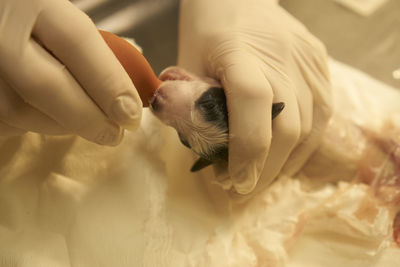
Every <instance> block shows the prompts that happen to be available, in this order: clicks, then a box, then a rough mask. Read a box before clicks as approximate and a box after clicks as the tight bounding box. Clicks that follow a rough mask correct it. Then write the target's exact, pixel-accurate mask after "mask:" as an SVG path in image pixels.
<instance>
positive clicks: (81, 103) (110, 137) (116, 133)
mask: <svg viewBox="0 0 400 267" xmlns="http://www.w3.org/2000/svg"><path fill="white" fill-rule="evenodd" d="M15 64H16V66H18V68H13V69H10V71H9V73H8V78H9V79H8V80H7V81H8V84H10V85H11V86H12V87H13V88H14V89H15V90H16V91H17V92H18V94H19V95H20V96H21V97H22V98H23V99H24V101H25V102H28V104H30V105H31V106H33V107H34V108H36V109H38V110H39V111H41V112H43V113H44V114H46V115H47V116H49V117H50V118H52V119H53V120H55V121H57V123H59V124H60V125H61V126H62V127H63V128H65V129H67V130H69V131H71V132H73V133H76V134H78V135H80V136H82V137H84V138H86V139H88V140H90V141H93V142H96V143H99V144H103V145H116V144H118V143H119V142H120V140H121V138H122V132H121V129H120V127H119V126H118V125H116V124H115V123H113V122H111V121H110V120H109V119H108V118H107V117H106V116H105V115H104V114H103V113H102V111H101V110H100V109H99V108H98V107H97V106H96V104H94V103H93V101H92V100H91V99H90V98H89V97H88V95H87V94H86V93H85V91H83V90H82V88H81V87H80V85H79V84H78V83H77V82H76V80H75V79H74V78H73V77H72V76H71V75H70V73H69V72H68V70H67V69H66V68H65V66H63V65H62V64H60V62H58V61H57V60H56V59H54V58H53V57H52V56H51V55H50V54H49V53H48V52H47V51H46V50H45V49H44V48H43V47H41V46H40V45H38V44H37V43H36V42H35V41H34V40H32V39H31V40H30V41H29V43H28V44H27V47H26V50H25V51H24V53H23V55H22V56H21V57H20V58H19V59H18V61H17V62H16V63H15ZM21 77H23V79H21ZM10 81H12V83H11V82H10Z"/></svg>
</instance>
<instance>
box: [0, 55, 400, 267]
mask: <svg viewBox="0 0 400 267" xmlns="http://www.w3.org/2000/svg"><path fill="white" fill-rule="evenodd" d="M330 70H331V72H332V80H333V81H335V82H334V92H335V105H334V106H335V115H341V116H342V115H343V116H344V117H345V118H346V120H347V121H351V122H357V124H359V125H364V126H365V127H367V126H368V127H369V128H371V129H372V128H376V127H379V126H380V125H381V124H382V121H383V120H382V119H383V118H388V117H390V115H393V114H394V113H395V112H396V110H397V109H398V107H397V103H398V100H399V99H400V96H399V93H398V92H397V91H395V90H394V89H393V88H390V87H388V86H386V85H384V84H382V83H380V82H378V81H376V80H373V79H371V78H370V77H368V76H366V75H365V74H362V73H361V72H358V71H356V70H354V69H352V68H350V67H348V66H345V65H342V64H340V63H337V62H335V61H331V62H330ZM362 103H364V104H365V103H368V105H367V106H368V108H366V107H365V106H364V105H363V104H362ZM395 104H396V105H395ZM335 115H334V117H335ZM364 116H365V117H364ZM375 116H376V117H375ZM379 116H382V117H381V118H380V119H379V118H378V117H379ZM339 125H340V124H339ZM332 129H337V127H336V128H335V127H334V128H332ZM339 129H346V128H343V127H339ZM332 136H336V135H333V134H332V135H327V136H324V138H326V140H325V141H322V144H325V143H326V144H328V140H329V139H330V138H331V137H332ZM331 140H332V139H331ZM351 143H353V142H351ZM337 146H340V144H339V145H337ZM326 149H328V148H326ZM329 149H332V148H331V147H330V148H329ZM0 151H1V153H0V166H1V167H0V266H18V267H19V266H29V267H36V266H37V267H43V266H44V267H46V266H52V267H61V266H62V267H67V266H74V267H75V266H79V267H80V266H82V267H87V266H116V267H125V266H146V267H147V266H171V267H172V266H173V267H180V266H182V267H186V266H198V267H205V266H207V267H208V266H227V267H236V266H238V267H239V266H240V267H242V266H249V267H252V266H254V267H256V266H289V267H297V266H299V267H300V266H316V267H317V266H328V267H330V266H332V267H334V266H339V265H340V266H349V267H352V266H354V267H355V266H371V267H377V266H384V267H390V266H397V265H398V262H399V260H400V249H399V248H396V246H395V245H394V243H393V239H392V233H393V231H392V222H393V215H392V213H391V208H389V207H388V206H385V205H381V204H380V202H379V201H378V200H377V199H376V198H375V197H374V196H373V195H371V194H370V190H369V188H370V187H369V186H368V185H367V184H362V183H354V182H353V181H351V180H346V181H341V182H338V183H329V182H322V183H321V182H319V181H318V179H315V177H311V176H310V177H307V176H306V172H300V173H299V174H298V176H297V177H289V176H285V175H281V176H280V177H279V179H277V181H276V182H274V183H273V184H272V185H271V186H270V187H269V188H267V189H265V190H264V191H262V192H260V193H258V194H256V195H254V196H253V197H252V198H251V199H249V200H248V201H247V202H246V203H239V202H236V201H235V200H233V199H231V196H230V195H229V194H228V193H227V192H226V191H224V190H223V189H221V188H220V186H219V185H216V184H215V177H214V174H213V171H212V170H210V169H208V170H207V169H206V170H205V171H204V172H202V173H200V174H192V173H190V172H189V169H190V167H191V165H192V163H193V161H194V160H195V157H194V156H193V155H192V153H191V152H190V150H188V149H187V148H185V147H184V146H182V145H181V144H180V142H179V140H178V138H177V136H176V133H175V132H174V130H173V129H170V128H167V127H165V126H164V125H162V124H160V123H159V122H158V121H157V119H155V118H154V117H153V116H152V115H151V114H150V112H147V111H145V112H144V115H143V124H142V126H141V128H140V129H139V130H138V131H137V132H135V133H129V134H127V136H126V138H125V139H124V141H123V143H122V144H121V145H120V146H118V147H102V146H98V145H95V144H93V143H90V142H88V141H85V140H84V139H81V138H78V137H74V136H64V137H48V136H42V135H38V134H31V133H30V134H26V135H25V136H22V137H14V138H7V139H2V140H0ZM317 153H318V152H317ZM340 153H341V152H340V151H339V152H338V155H341V154H340ZM347 153H351V150H348V151H347ZM356 156H357V154H356ZM356 156H355V157H354V158H356ZM311 160H312V158H311ZM308 164H312V161H311V162H309V163H308ZM311 168H312V166H308V170H310V169H311ZM334 168H335V167H334V166H333V167H331V169H330V170H328V171H329V172H332V171H334ZM365 202H366V203H367V204H368V205H367V207H368V208H369V210H371V211H373V212H367V213H365V212H363V211H364V209H363V207H364V206H363V205H362V203H365Z"/></svg>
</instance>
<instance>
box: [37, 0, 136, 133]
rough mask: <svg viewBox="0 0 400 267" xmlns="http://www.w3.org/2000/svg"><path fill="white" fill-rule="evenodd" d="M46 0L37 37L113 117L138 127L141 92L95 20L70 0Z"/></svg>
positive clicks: (127, 125) (125, 124)
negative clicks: (137, 89) (101, 33)
mask: <svg viewBox="0 0 400 267" xmlns="http://www.w3.org/2000/svg"><path fill="white" fill-rule="evenodd" d="M45 2H46V3H45V4H46V6H47V8H46V9H45V10H43V11H42V12H41V13H40V15H39V17H38V19H37V21H36V24H35V27H34V29H33V34H34V36H35V37H36V38H37V39H39V40H40V42H42V43H43V45H44V46H45V47H46V48H47V49H48V50H50V51H51V52H52V53H53V54H54V55H55V56H56V57H57V58H58V59H59V60H60V61H61V62H62V63H63V64H64V65H66V67H67V68H68V70H69V71H70V73H71V74H72V75H73V76H74V77H75V79H76V80H77V81H78V82H79V84H80V85H81V86H82V87H83V88H84V89H85V90H86V92H87V94H88V95H89V96H90V97H91V98H92V99H93V100H94V101H95V102H96V103H97V105H98V106H99V107H100V108H101V109H102V110H103V112H104V113H105V114H106V115H107V116H108V117H109V118H111V119H112V120H114V121H116V122H117V123H118V124H120V125H121V126H123V127H125V128H128V129H132V130H134V129H136V128H137V127H138V126H139V124H140V119H141V112H142V102H141V100H140V97H139V94H138V92H137V91H136V88H135V87H134V85H133V83H132V81H131V80H130V78H129V76H128V74H127V73H126V72H125V70H124V68H123V67H122V66H121V64H120V63H119V62H118V60H117V59H116V57H115V56H114V54H113V53H112V51H111V50H110V48H109V47H108V46H107V44H106V43H105V42H104V40H103V38H102V37H101V35H100V33H99V32H98V30H97V29H96V27H95V25H94V24H93V22H92V21H91V20H90V19H89V17H88V16H87V15H86V14H84V13H83V12H81V11H80V10H79V9H77V8H76V7H75V6H74V5H73V4H71V3H70V2H69V1H54V0H45Z"/></svg>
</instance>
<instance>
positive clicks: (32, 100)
mask: <svg viewBox="0 0 400 267" xmlns="http://www.w3.org/2000/svg"><path fill="white" fill-rule="evenodd" d="M0 18H1V19H0V37H1V38H0V59H1V60H0V136H7V135H17V134H21V133H24V132H26V131H34V132H39V133H44V134H65V133H75V134H77V135H80V136H82V137H83V138H86V139H88V140H90V141H93V142H96V143H98V144H102V145H116V144H118V143H119V142H120V140H121V137H122V133H123V132H122V130H121V127H124V128H130V129H135V128H137V127H138V125H139V123H140V118H141V111H142V103H141V100H140V98H139V95H138V93H137V91H136V89H135V87H134V85H133V84H132V82H131V80H130V79H129V77H128V75H127V74H126V72H125V70H124V69H123V68H122V66H121V65H120V64H119V62H118V60H117V59H116V58H115V56H114V55H113V53H112V52H111V50H110V49H109V47H108V46H107V45H106V43H105V42H104V40H103V39H102V37H101V36H100V34H99V32H98V30H97V29H96V27H95V25H94V24H93V22H92V21H91V20H90V19H89V17H88V16H87V15H85V14H84V13H83V12H81V11H80V10H79V9H78V8H76V7H75V6H74V5H73V4H71V3H70V2H69V1H68V0H29V1H25V0H2V1H1V2H0Z"/></svg>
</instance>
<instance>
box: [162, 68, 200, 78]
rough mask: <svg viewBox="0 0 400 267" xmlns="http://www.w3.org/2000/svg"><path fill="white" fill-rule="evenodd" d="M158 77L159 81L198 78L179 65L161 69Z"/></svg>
mask: <svg viewBox="0 0 400 267" xmlns="http://www.w3.org/2000/svg"><path fill="white" fill-rule="evenodd" d="M158 78H159V79H160V80H161V81H176V80H179V81H194V80H199V79H200V78H198V77H197V76H196V75H194V74H192V73H190V72H188V71H186V70H185V69H182V68H180V67H176V66H171V67H168V68H166V69H165V70H163V71H162V72H161V73H160V75H159V76H158Z"/></svg>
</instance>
